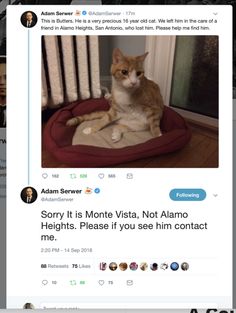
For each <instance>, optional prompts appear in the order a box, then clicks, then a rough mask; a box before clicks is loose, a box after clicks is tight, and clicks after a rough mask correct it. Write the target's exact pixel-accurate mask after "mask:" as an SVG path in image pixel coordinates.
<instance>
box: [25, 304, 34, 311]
mask: <svg viewBox="0 0 236 313" xmlns="http://www.w3.org/2000/svg"><path fill="white" fill-rule="evenodd" d="M34 308H35V307H34V305H33V304H32V303H29V302H27V303H25V304H24V306H23V309H30V310H33V309H34Z"/></svg>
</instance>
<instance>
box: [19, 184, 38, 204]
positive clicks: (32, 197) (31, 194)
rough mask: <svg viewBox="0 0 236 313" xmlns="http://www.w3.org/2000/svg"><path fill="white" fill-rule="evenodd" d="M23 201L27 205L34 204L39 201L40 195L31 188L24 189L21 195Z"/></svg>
mask: <svg viewBox="0 0 236 313" xmlns="http://www.w3.org/2000/svg"><path fill="white" fill-rule="evenodd" d="M20 197H21V200H22V201H24V202H25V203H27V204H31V203H34V202H35V201H36V200H37V197H38V194H37V191H36V189H34V188H33V187H31V186H28V187H25V188H24V189H22V191H21V194H20Z"/></svg>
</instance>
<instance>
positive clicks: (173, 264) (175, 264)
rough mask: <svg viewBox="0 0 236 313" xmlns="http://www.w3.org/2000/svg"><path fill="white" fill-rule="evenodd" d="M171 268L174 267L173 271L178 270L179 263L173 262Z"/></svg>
mask: <svg viewBox="0 0 236 313" xmlns="http://www.w3.org/2000/svg"><path fill="white" fill-rule="evenodd" d="M170 268H171V269H172V271H177V270H178V269H179V263H177V262H172V263H171V265H170Z"/></svg>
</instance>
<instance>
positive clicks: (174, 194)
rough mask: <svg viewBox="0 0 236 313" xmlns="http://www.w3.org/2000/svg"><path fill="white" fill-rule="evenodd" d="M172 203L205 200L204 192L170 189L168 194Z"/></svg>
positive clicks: (199, 190) (201, 190) (200, 190)
mask: <svg viewBox="0 0 236 313" xmlns="http://www.w3.org/2000/svg"><path fill="white" fill-rule="evenodd" d="M169 196H170V198H171V200H173V201H202V200H204V199H205V198H206V191H205V190H203V189H188V188H181V189H172V190H171V191H170V193H169Z"/></svg>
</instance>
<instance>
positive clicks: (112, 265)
mask: <svg viewBox="0 0 236 313" xmlns="http://www.w3.org/2000/svg"><path fill="white" fill-rule="evenodd" d="M109 269H110V270H111V271H116V270H117V264H116V262H111V263H110V264H109Z"/></svg>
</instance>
